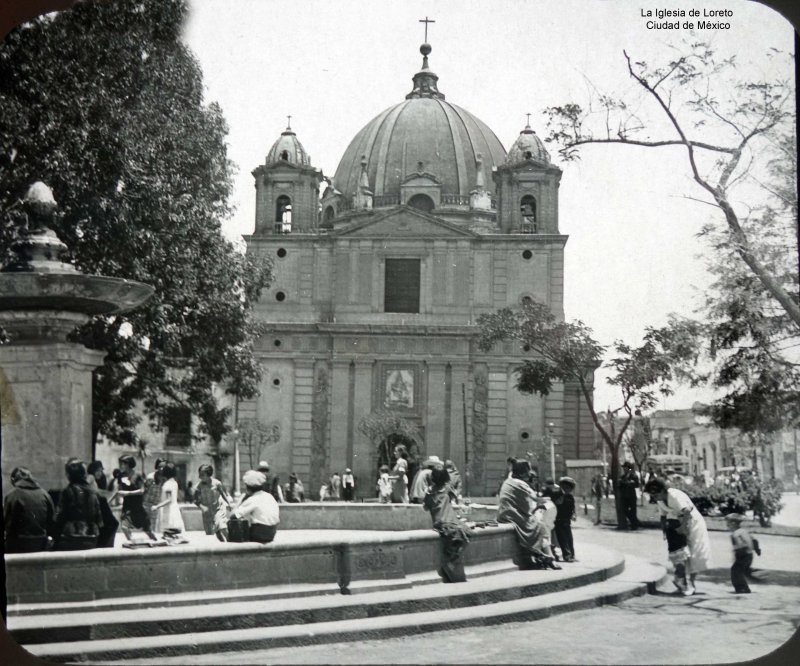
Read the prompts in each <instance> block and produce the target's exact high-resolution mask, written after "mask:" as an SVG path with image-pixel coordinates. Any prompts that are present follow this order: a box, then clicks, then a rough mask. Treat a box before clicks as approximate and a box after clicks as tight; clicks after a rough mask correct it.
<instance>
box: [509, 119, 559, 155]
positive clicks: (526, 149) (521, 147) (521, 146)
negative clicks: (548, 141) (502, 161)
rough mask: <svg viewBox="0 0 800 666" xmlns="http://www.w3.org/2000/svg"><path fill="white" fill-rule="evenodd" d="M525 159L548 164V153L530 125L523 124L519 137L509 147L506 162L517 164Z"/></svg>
mask: <svg viewBox="0 0 800 666" xmlns="http://www.w3.org/2000/svg"><path fill="white" fill-rule="evenodd" d="M527 160H534V161H536V162H540V163H542V164H550V154H549V153H548V152H547V150H545V147H544V143H542V140H541V139H540V138H539V137H538V136H536V132H534V131H533V130H532V129H531V126H530V125H525V129H524V130H522V131H521V132H520V133H519V137H517V140H516V141H515V142H514V145H513V146H511V148H510V149H509V151H508V157H506V164H518V163H519V162H525V161H527Z"/></svg>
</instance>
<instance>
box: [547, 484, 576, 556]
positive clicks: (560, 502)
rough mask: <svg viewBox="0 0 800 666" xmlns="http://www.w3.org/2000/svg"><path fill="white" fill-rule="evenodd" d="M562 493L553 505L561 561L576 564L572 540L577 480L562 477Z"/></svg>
mask: <svg viewBox="0 0 800 666" xmlns="http://www.w3.org/2000/svg"><path fill="white" fill-rule="evenodd" d="M558 487H559V488H560V489H561V492H560V493H559V494H557V495H556V496H555V498H554V499H553V503H554V504H555V505H556V519H555V526H554V531H555V533H556V539H557V540H558V545H559V546H560V548H561V559H562V560H564V562H576V561H577V560H576V559H575V544H574V542H573V540H572V521H573V520H575V496H574V495H573V494H572V493H573V492H574V491H575V480H574V479H572V478H570V477H568V476H562V477H561V478H560V479H559V480H558Z"/></svg>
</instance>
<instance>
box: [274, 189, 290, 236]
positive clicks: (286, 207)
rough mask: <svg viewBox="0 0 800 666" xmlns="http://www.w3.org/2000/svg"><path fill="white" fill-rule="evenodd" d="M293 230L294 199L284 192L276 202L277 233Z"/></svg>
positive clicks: (286, 232)
mask: <svg viewBox="0 0 800 666" xmlns="http://www.w3.org/2000/svg"><path fill="white" fill-rule="evenodd" d="M291 232H292V200H291V199H290V198H289V197H287V196H286V195H285V194H282V195H281V196H279V197H278V200H277V201H276V202H275V233H276V234H288V233H291Z"/></svg>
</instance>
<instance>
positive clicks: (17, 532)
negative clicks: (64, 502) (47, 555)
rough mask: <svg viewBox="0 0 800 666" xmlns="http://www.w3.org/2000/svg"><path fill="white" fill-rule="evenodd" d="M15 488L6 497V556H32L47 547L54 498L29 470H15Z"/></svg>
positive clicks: (12, 478) (4, 517) (4, 505)
mask: <svg viewBox="0 0 800 666" xmlns="http://www.w3.org/2000/svg"><path fill="white" fill-rule="evenodd" d="M11 485H12V486H14V488H13V490H11V491H10V492H9V493H8V494H7V495H6V496H5V497H4V498H3V519H4V522H5V530H4V531H5V549H6V553H9V554H10V553H32V552H36V551H40V550H46V548H47V532H48V530H49V529H50V528H51V527H52V524H53V517H54V515H55V507H54V506H53V500H52V499H50V495H48V494H47V492H45V491H44V490H42V488H41V487H40V486H39V484H38V483H36V480H35V479H34V478H33V476H32V475H31V473H30V471H29V470H27V469H26V468H25V467H15V468H14V469H13V470H12V471H11Z"/></svg>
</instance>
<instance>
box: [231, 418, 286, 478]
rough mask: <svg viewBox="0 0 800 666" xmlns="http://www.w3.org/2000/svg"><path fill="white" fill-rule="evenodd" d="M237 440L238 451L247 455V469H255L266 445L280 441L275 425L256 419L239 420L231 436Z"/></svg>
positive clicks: (277, 428) (277, 427) (278, 429)
mask: <svg viewBox="0 0 800 666" xmlns="http://www.w3.org/2000/svg"><path fill="white" fill-rule="evenodd" d="M233 436H234V438H238V440H239V450H240V451H242V449H243V450H244V451H245V452H246V453H247V461H248V464H249V469H255V468H256V465H257V463H258V462H259V460H260V459H261V455H262V452H263V450H264V447H265V446H266V445H267V444H270V443H273V442H277V441H280V438H281V431H280V427H279V426H278V425H277V424H273V425H267V424H266V423H263V422H261V421H259V420H258V419H241V420H240V421H239V423H238V425H237V427H236V431H235V432H234V434H233Z"/></svg>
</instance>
